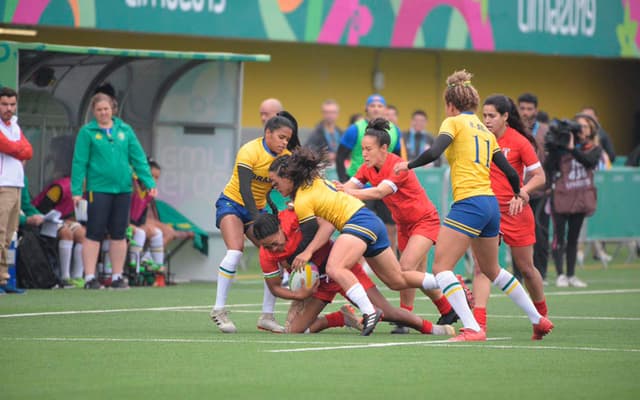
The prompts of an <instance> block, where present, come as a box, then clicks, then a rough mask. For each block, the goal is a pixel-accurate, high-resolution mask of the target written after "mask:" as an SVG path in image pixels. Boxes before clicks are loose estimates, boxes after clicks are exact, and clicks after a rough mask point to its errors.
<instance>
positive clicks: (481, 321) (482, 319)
mask: <svg viewBox="0 0 640 400" xmlns="http://www.w3.org/2000/svg"><path fill="white" fill-rule="evenodd" d="M473 317H474V318H475V319H476V321H478V325H480V328H482V330H483V331H485V332H486V331H487V309H486V308H484V307H478V306H476V307H475V308H474V309H473Z"/></svg>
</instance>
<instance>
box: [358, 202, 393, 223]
mask: <svg viewBox="0 0 640 400" xmlns="http://www.w3.org/2000/svg"><path fill="white" fill-rule="evenodd" d="M364 204H365V205H366V206H367V208H368V209H369V210H371V211H373V212H374V213H376V215H377V216H378V218H380V219H381V220H382V222H384V224H385V225H395V224H396V222H395V221H394V220H393V217H392V216H391V211H389V207H387V205H386V204H384V202H383V201H382V200H367V201H365V202H364Z"/></svg>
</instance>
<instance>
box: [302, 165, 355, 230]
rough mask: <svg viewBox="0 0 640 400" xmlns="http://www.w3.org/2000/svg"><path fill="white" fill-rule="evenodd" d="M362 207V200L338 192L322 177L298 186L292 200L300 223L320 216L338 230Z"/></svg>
mask: <svg viewBox="0 0 640 400" xmlns="http://www.w3.org/2000/svg"><path fill="white" fill-rule="evenodd" d="M362 207H364V203H363V202H362V201H360V200H358V199H356V198H355V197H353V196H351V195H348V194H346V193H344V192H339V191H338V190H337V189H336V187H335V186H334V185H333V183H331V182H330V181H328V180H326V179H322V178H316V179H314V180H313V183H312V184H311V185H310V186H307V187H301V188H299V189H298V191H297V192H296V196H295V200H294V201H293V208H294V210H296V215H297V216H298V221H300V223H301V224H302V223H304V222H306V221H309V220H310V219H313V218H315V217H321V218H323V219H325V220H327V221H329V222H331V223H332V224H333V226H335V227H336V229H337V230H339V231H342V228H343V227H344V225H345V224H346V223H347V221H349V219H350V218H351V217H352V216H353V214H355V213H356V212H357V211H358V210H359V209H361V208H362Z"/></svg>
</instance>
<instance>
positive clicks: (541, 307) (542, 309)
mask: <svg viewBox="0 0 640 400" xmlns="http://www.w3.org/2000/svg"><path fill="white" fill-rule="evenodd" d="M533 305H534V306H535V307H536V310H538V313H540V315H542V316H543V317H546V316H547V315H548V314H549V310H548V309H547V299H542V301H539V302H537V303H536V302H534V303H533Z"/></svg>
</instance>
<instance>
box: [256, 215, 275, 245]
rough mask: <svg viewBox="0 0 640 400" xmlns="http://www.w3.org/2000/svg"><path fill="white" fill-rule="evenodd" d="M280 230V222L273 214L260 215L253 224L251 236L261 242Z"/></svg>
mask: <svg viewBox="0 0 640 400" xmlns="http://www.w3.org/2000/svg"><path fill="white" fill-rule="evenodd" d="M278 229H280V220H279V219H278V216H277V215H274V214H260V215H258V217H257V218H256V219H255V221H254V222H253V236H255V238H256V239H257V240H262V239H264V238H266V237H267V236H271V235H273V234H274V233H276V232H278Z"/></svg>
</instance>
